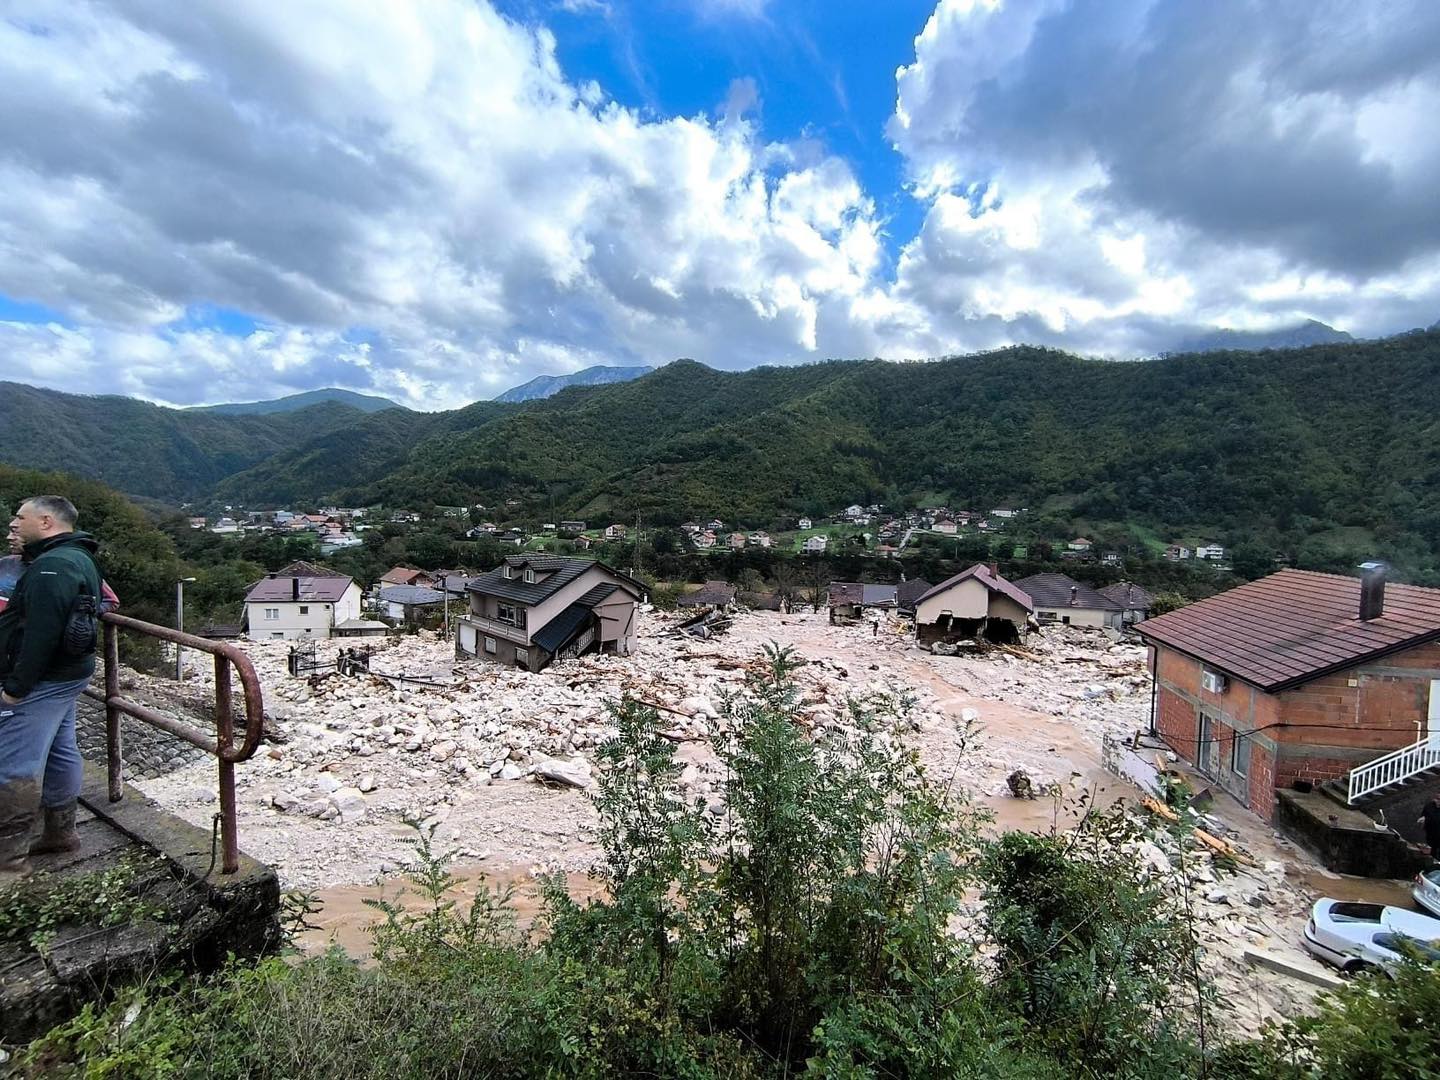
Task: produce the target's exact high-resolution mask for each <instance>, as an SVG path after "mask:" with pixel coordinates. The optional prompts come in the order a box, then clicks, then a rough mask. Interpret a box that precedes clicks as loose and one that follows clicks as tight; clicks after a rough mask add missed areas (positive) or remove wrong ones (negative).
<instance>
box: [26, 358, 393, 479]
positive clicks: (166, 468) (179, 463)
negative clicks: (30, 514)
mask: <svg viewBox="0 0 1440 1080" xmlns="http://www.w3.org/2000/svg"><path fill="white" fill-rule="evenodd" d="M362 415H364V414H362V413H359V412H357V411H356V410H355V409H353V408H350V407H349V406H346V405H340V404H337V403H335V402H328V403H323V404H319V405H312V406H310V407H309V408H306V409H302V410H300V411H298V412H284V413H275V414H273V415H268V416H226V415H222V414H218V413H215V412H212V411H206V410H199V409H166V408H162V407H161V406H159V405H151V404H149V403H148V402H144V401H136V400H134V399H133V398H125V397H90V396H85V395H80V394H62V393H59V392H57V391H54V390H39V389H36V388H35V387H33V386H25V385H23V384H21V383H8V382H7V383H0V433H3V434H0V461H4V462H6V463H8V464H11V465H16V466H19V467H21V468H28V469H63V470H65V471H67V472H72V473H78V474H80V475H82V476H88V477H92V478H94V479H97V480H103V481H104V482H105V483H106V484H109V485H110V486H111V487H113V488H116V489H117V490H120V491H124V492H127V493H129V494H132V495H148V496H152V497H154V498H159V499H166V500H169V501H171V502H175V501H179V500H182V499H193V498H197V497H200V496H203V495H208V494H209V493H210V492H211V491H212V490H213V489H214V487H215V485H216V484H218V483H219V482H220V481H221V480H223V479H224V478H225V477H227V476H232V475H234V474H235V473H237V472H239V471H241V470H242V469H247V468H249V467H250V466H251V465H254V464H256V463H257V462H260V461H264V460H265V459H266V458H269V457H271V456H273V455H275V454H277V453H279V452H280V451H282V450H291V449H293V448H295V447H297V446H299V445H300V444H301V443H302V442H303V441H305V440H308V439H310V438H312V437H313V436H315V435H317V434H319V433H324V432H330V431H334V430H336V429H340V428H344V427H346V426H348V425H351V424H353V423H355V421H356V420H357V418H359V417H361V416H362Z"/></svg>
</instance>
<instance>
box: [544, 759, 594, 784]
mask: <svg viewBox="0 0 1440 1080" xmlns="http://www.w3.org/2000/svg"><path fill="white" fill-rule="evenodd" d="M535 776H536V778H537V779H540V780H543V781H545V782H546V783H549V784H560V785H562V786H564V787H573V788H579V789H580V790H581V791H585V790H587V789H588V788H589V787H590V786H591V785H592V784H593V783H594V782H595V781H594V778H593V777H592V776H591V775H590V763H589V762H588V761H586V760H585V759H584V758H578V759H577V760H575V761H562V760H561V759H559V758H543V759H541V760H540V761H538V762H536V764H535Z"/></svg>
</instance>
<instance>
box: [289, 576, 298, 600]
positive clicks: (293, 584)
mask: <svg viewBox="0 0 1440 1080" xmlns="http://www.w3.org/2000/svg"><path fill="white" fill-rule="evenodd" d="M290 599H291V600H299V599H300V579H299V578H298V577H292V578H291V579H290Z"/></svg>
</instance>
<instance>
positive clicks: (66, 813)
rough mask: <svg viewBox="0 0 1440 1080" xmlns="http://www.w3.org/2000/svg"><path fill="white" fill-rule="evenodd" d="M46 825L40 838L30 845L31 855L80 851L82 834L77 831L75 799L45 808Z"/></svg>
mask: <svg viewBox="0 0 1440 1080" xmlns="http://www.w3.org/2000/svg"><path fill="white" fill-rule="evenodd" d="M42 813H43V814H44V819H45V827H44V830H43V831H42V832H41V833H40V839H39V840H36V841H35V843H33V844H31V845H30V854H31V855H52V854H54V853H56V852H60V851H78V850H79V848H80V834H79V833H77V832H76V831H75V800H74V799H71V800H70V801H69V802H67V803H61V804H60V805H59V806H47V807H45V808H44V809H43V811H42Z"/></svg>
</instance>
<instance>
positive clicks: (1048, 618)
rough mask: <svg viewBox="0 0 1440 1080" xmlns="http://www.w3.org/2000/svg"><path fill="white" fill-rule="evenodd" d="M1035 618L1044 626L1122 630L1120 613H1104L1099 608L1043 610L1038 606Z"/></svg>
mask: <svg viewBox="0 0 1440 1080" xmlns="http://www.w3.org/2000/svg"><path fill="white" fill-rule="evenodd" d="M1035 616H1036V618H1038V619H1039V620H1040V622H1041V624H1042V625H1043V624H1044V623H1047V622H1054V623H1060V624H1062V625H1065V626H1086V627H1090V628H1092V629H1097V630H1098V629H1099V628H1101V627H1103V626H1113V627H1115V628H1116V629H1117V630H1118V629H1119V628H1120V612H1118V611H1102V610H1100V609H1098V608H1080V607H1059V608H1042V607H1039V606H1037V607H1036V608H1035Z"/></svg>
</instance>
